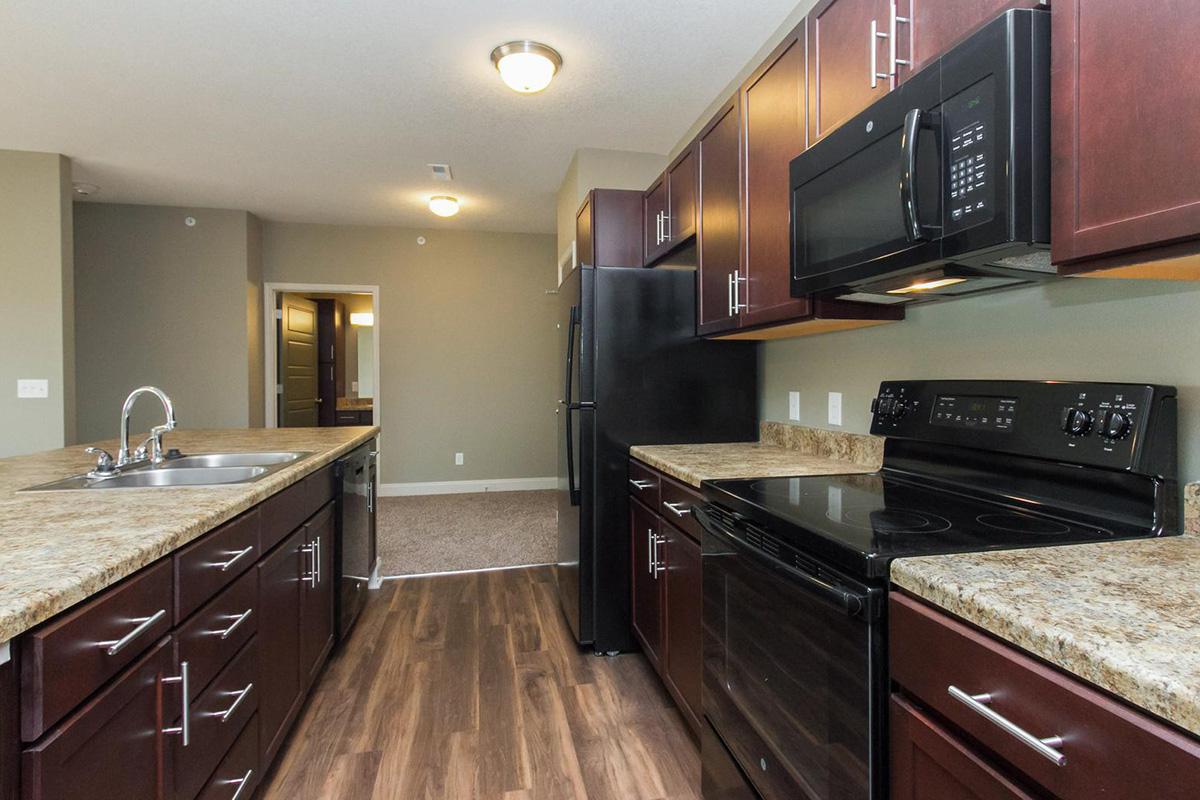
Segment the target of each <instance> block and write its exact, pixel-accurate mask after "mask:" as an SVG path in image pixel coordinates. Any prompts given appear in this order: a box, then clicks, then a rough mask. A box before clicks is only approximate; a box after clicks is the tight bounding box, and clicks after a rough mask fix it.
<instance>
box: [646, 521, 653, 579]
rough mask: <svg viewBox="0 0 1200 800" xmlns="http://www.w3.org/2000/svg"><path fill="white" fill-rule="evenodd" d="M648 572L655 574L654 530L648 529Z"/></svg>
mask: <svg viewBox="0 0 1200 800" xmlns="http://www.w3.org/2000/svg"><path fill="white" fill-rule="evenodd" d="M646 572H647V574H650V575H653V574H654V529H653V528H646Z"/></svg>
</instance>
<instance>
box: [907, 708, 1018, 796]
mask: <svg viewBox="0 0 1200 800" xmlns="http://www.w3.org/2000/svg"><path fill="white" fill-rule="evenodd" d="M890 722H891V738H892V741H891V754H892V771H891V781H892V786H891V799H892V800H947V798H954V799H955V800H1030V798H1031V797H1032V795H1029V794H1026V793H1025V792H1024V791H1023V790H1022V789H1020V788H1019V787H1018V786H1017V785H1016V784H1015V783H1013V782H1012V781H1010V780H1009V779H1008V778H1006V777H1005V776H1004V775H1002V774H1001V773H1000V772H998V771H997V770H996V769H995V768H993V767H992V766H990V765H989V764H988V763H987V762H986V761H984V760H983V758H981V757H980V755H979V754H978V753H976V752H975V751H973V750H972V749H971V747H970V746H969V745H967V744H966V743H964V742H962V741H960V740H959V739H958V738H957V737H955V736H953V735H952V734H950V733H949V732H947V731H946V730H944V729H943V728H942V727H941V726H939V725H938V724H937V723H936V722H934V721H933V720H932V719H931V718H929V717H928V716H926V715H925V714H923V713H922V712H920V711H918V710H917V709H916V708H914V707H913V706H911V705H909V703H908V702H907V701H905V700H903V699H901V698H900V697H898V696H897V695H892V701H891V718H890Z"/></svg>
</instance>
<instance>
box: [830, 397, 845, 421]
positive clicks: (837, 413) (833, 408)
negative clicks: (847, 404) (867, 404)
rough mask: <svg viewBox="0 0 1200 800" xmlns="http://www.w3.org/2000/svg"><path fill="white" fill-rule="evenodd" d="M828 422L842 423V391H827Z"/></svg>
mask: <svg viewBox="0 0 1200 800" xmlns="http://www.w3.org/2000/svg"><path fill="white" fill-rule="evenodd" d="M829 424H830V425H841V424H842V393H841V392H830V393H829Z"/></svg>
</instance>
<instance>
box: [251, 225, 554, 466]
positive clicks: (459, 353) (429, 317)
mask: <svg viewBox="0 0 1200 800" xmlns="http://www.w3.org/2000/svg"><path fill="white" fill-rule="evenodd" d="M418 236H425V237H426V239H427V243H426V244H425V245H424V246H421V245H418V244H417V237H418ZM263 241H264V250H263V274H264V278H265V280H267V281H269V282H280V283H307V284H342V285H347V284H354V285H378V286H379V287H380V301H379V305H380V308H379V318H378V319H376V321H375V335H376V346H377V347H378V348H379V357H380V372H381V379H380V380H381V383H382V386H381V387H380V388H379V391H378V396H379V398H380V400H381V401H382V407H381V409H380V410H381V422H382V424H383V428H384V437H383V441H382V443H381V444H382V447H383V453H382V458H381V462H382V469H383V476H382V480H383V482H384V483H410V482H425V481H451V480H482V479H497V478H531V477H547V476H552V475H555V474H556V459H557V455H556V452H557V439H556V431H557V428H556V427H555V424H554V423H555V416H554V409H555V403H556V401H557V400H558V397H557V395H556V392H557V391H558V388H559V387H558V381H559V379H560V378H561V375H560V369H559V364H558V338H557V336H556V331H555V327H554V326H555V322H556V314H557V311H556V309H557V302H556V300H557V298H555V297H554V296H552V295H547V294H546V293H545V291H546V290H547V289H550V288H553V285H554V283H555V245H556V242H555V237H554V236H550V235H532V234H509V233H474V232H457V231H456V232H450V231H444V232H429V231H421V230H410V229H404V228H381V227H356V226H332V225H305V224H292V223H266V224H265V226H264V239H263ZM455 452H463V453H465V454H466V458H465V461H466V463H465V464H464V465H463V466H461V467H456V466H455V465H454V453H455Z"/></svg>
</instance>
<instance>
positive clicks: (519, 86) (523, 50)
mask: <svg viewBox="0 0 1200 800" xmlns="http://www.w3.org/2000/svg"><path fill="white" fill-rule="evenodd" d="M492 63H493V64H495V65H496V69H497V70H498V71H499V72H500V78H501V79H502V80H503V81H504V82H505V83H507V84H508V86H509V88H511V89H512V90H513V91H516V92H521V93H522V94H532V93H533V92H540V91H541V90H542V89H545V88H546V87H547V86H549V85H550V81H551V80H553V78H554V76H555V75H556V74H558V71H559V70H560V69H562V56H560V55H559V54H558V51H557V50H555V49H554V48H553V47H549V46H547V45H544V44H540V43H538V42H531V41H529V40H528V39H522V40H520V41H516V42H506V43H504V44H502V45H500V46H499V47H497V48H496V49H495V50H493V51H492Z"/></svg>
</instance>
